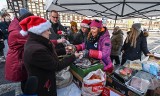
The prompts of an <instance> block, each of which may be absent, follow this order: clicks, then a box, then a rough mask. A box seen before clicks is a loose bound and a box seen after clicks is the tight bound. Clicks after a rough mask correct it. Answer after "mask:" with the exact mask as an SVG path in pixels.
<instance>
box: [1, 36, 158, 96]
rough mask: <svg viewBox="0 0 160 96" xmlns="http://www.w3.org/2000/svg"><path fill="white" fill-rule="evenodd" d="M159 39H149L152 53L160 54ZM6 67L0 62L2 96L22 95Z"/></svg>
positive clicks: (152, 37) (155, 37) (156, 37)
mask: <svg viewBox="0 0 160 96" xmlns="http://www.w3.org/2000/svg"><path fill="white" fill-rule="evenodd" d="M125 36H126V35H125ZM159 37H160V35H152V36H150V37H148V47H149V49H150V50H152V52H158V53H160V39H159ZM154 48H155V49H154ZM4 65H5V64H4V62H1V61H0V96H15V95H17V94H19V93H20V87H19V85H20V84H19V83H11V82H9V81H7V80H5V79H4Z"/></svg>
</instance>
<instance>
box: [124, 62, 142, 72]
mask: <svg viewBox="0 0 160 96" xmlns="http://www.w3.org/2000/svg"><path fill="white" fill-rule="evenodd" d="M124 66H125V67H128V68H131V69H134V70H142V64H141V61H140V60H134V61H127V62H126V63H125V64H124Z"/></svg>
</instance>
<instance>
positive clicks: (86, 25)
mask: <svg viewBox="0 0 160 96" xmlns="http://www.w3.org/2000/svg"><path fill="white" fill-rule="evenodd" d="M90 23H91V20H88V19H84V20H83V21H82V22H81V24H80V25H81V27H86V28H89V24H90Z"/></svg>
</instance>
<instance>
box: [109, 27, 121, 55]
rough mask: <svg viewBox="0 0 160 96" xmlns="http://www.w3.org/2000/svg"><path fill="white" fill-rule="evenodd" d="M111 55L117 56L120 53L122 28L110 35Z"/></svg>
mask: <svg viewBox="0 0 160 96" xmlns="http://www.w3.org/2000/svg"><path fill="white" fill-rule="evenodd" d="M111 44H112V49H111V55H113V56H118V55H120V54H121V48H122V45H123V32H122V30H118V31H117V32H113V33H112V37H111Z"/></svg>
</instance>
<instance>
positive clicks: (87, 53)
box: [76, 20, 113, 73]
mask: <svg viewBox="0 0 160 96" xmlns="http://www.w3.org/2000/svg"><path fill="white" fill-rule="evenodd" d="M84 49H85V50H84ZM76 50H77V51H80V50H83V51H82V53H83V57H90V58H95V59H100V60H101V61H102V63H103V64H104V68H103V70H104V71H106V72H109V73H111V72H112V70H113V64H112V62H111V59H110V53H111V41H110V36H109V32H108V30H107V28H105V27H103V26H102V21H99V20H92V21H91V24H90V32H89V34H88V38H87V41H86V42H85V43H82V44H79V45H76Z"/></svg>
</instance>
